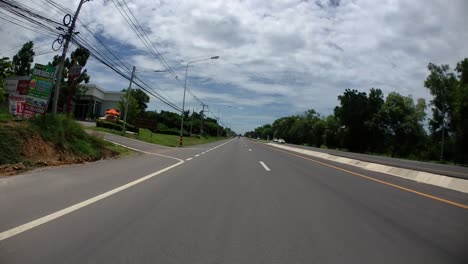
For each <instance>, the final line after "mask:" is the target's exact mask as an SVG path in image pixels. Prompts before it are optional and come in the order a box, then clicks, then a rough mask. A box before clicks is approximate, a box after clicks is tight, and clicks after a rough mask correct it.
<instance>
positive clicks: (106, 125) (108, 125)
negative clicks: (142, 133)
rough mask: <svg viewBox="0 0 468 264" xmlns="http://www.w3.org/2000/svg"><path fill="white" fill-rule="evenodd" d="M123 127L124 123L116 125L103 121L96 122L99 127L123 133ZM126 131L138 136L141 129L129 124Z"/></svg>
mask: <svg viewBox="0 0 468 264" xmlns="http://www.w3.org/2000/svg"><path fill="white" fill-rule="evenodd" d="M122 125H123V122H120V123H119V124H116V123H112V122H107V121H102V120H98V121H96V126H97V127H102V128H108V129H112V130H117V131H122ZM125 130H127V131H130V132H133V133H137V134H138V132H139V129H138V128H137V127H135V126H133V125H130V124H128V123H127V124H126V125H125Z"/></svg>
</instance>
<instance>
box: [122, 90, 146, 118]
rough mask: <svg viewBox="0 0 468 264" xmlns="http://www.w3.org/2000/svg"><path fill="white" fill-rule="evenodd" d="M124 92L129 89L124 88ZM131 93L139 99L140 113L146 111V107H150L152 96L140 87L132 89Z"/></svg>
mask: <svg viewBox="0 0 468 264" xmlns="http://www.w3.org/2000/svg"><path fill="white" fill-rule="evenodd" d="M122 92H127V89H123V90H122ZM130 93H131V95H132V97H133V98H135V100H136V101H137V103H138V108H139V110H140V113H144V112H145V111H146V108H148V103H149V101H150V97H149V96H148V95H147V94H146V93H145V92H143V91H142V90H140V89H132V90H131V91H130Z"/></svg>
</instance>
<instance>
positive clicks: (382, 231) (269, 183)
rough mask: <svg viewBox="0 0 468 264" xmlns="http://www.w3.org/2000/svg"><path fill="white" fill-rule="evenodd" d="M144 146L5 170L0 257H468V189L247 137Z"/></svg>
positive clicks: (376, 260) (133, 259) (224, 260)
mask: <svg viewBox="0 0 468 264" xmlns="http://www.w3.org/2000/svg"><path fill="white" fill-rule="evenodd" d="M120 140H122V141H121V143H122V144H127V145H131V146H133V147H136V146H140V147H141V145H139V144H141V143H139V142H133V141H130V140H127V141H125V139H120ZM221 144H223V145H221ZM146 147H148V151H146V154H139V155H135V156H132V157H129V158H125V159H120V160H111V161H100V162H96V163H89V164H84V165H76V166H66V167H59V168H48V169H43V170H38V171H33V172H30V173H28V174H25V175H21V176H16V177H10V178H4V179H0V215H1V218H0V263H8V264H9V263H200V264H201V263H203V264H206V263H210V264H212V263H213V264H214V263H392V264H395V263H468V251H467V250H466V249H467V245H468V225H467V223H468V207H467V205H468V195H466V194H463V193H460V192H455V191H451V190H446V189H442V188H439V187H435V186H430V185H425V184H418V183H415V182H411V181H408V180H405V179H400V178H396V177H392V176H389V175H383V174H379V173H370V172H368V171H364V170H360V169H356V168H353V167H350V166H344V165H339V164H336V163H333V162H327V161H323V160H319V159H310V158H306V157H302V156H300V155H297V154H293V153H289V152H285V151H282V150H277V149H273V148H271V147H268V146H266V145H263V144H258V143H254V142H251V141H248V140H245V139H234V140H232V141H224V142H218V143H212V144H207V145H203V146H199V147H197V148H187V149H177V148H157V147H155V148H154V149H151V148H150V146H146ZM151 153H152V154H151ZM202 153H203V154H202ZM161 155H164V156H161ZM170 157H171V158H170ZM182 160H183V162H182ZM168 166H172V167H170V169H165V168H168ZM161 170H164V171H161ZM154 172H157V173H154ZM145 176H148V177H145ZM365 177H368V178H365ZM135 180H137V181H140V182H137V183H135V184H133V185H132V184H130V185H128V184H127V183H131V182H134V181H135ZM124 184H127V185H126V186H127V187H126V188H120V189H118V190H117V191H115V190H116V189H115V188H117V187H118V186H122V185H124ZM113 190H114V191H113ZM103 193H105V194H106V195H107V196H105V198H102V199H100V200H99V199H97V198H96V199H91V200H87V199H90V198H93V197H96V196H97V195H100V194H103ZM109 193H110V194H109ZM101 197H104V196H101ZM76 204H79V205H80V206H78V207H73V208H74V210H71V209H70V210H68V211H67V210H62V209H64V208H68V209H69V208H71V207H70V206H73V205H76ZM44 216H47V217H45V218H42V220H43V221H42V224H40V225H37V223H39V222H37V221H34V220H35V219H38V218H41V217H44ZM53 218H55V219H53ZM26 223H29V224H26ZM23 224H26V225H25V226H23V229H22V230H23V231H24V232H17V233H14V232H10V233H9V231H11V230H16V231H18V230H20V229H15V227H17V226H20V225H23ZM5 234H6V236H5ZM2 237H3V238H2ZM2 239H3V240H2Z"/></svg>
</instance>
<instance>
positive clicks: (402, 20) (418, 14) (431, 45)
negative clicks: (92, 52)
mask: <svg viewBox="0 0 468 264" xmlns="http://www.w3.org/2000/svg"><path fill="white" fill-rule="evenodd" d="M55 1H56V2H58V3H60V4H62V5H64V6H67V7H68V8H70V9H72V10H75V9H76V6H77V4H78V0H74V1H69V0H55ZM20 2H22V3H27V4H28V5H30V6H31V7H32V8H34V9H36V10H38V11H40V12H42V13H46V14H47V15H48V16H55V17H56V18H57V19H58V20H61V17H62V16H63V14H62V13H60V12H59V11H57V12H55V11H54V10H53V9H52V8H50V7H47V6H46V5H43V4H41V2H42V1H41V0H21V1H20ZM70 2H73V5H71V4H70ZM114 2H121V3H123V2H122V0H114ZM126 3H127V4H128V7H129V8H130V9H131V10H132V12H133V13H134V14H135V16H136V17H137V19H138V21H139V22H140V24H141V25H142V26H143V28H144V29H145V32H146V33H147V34H148V35H149V37H150V39H151V40H152V42H153V43H154V44H155V46H156V47H157V48H158V50H159V51H160V52H161V53H162V55H163V57H164V59H165V60H166V61H167V62H168V64H169V65H170V66H171V67H172V68H173V69H174V70H175V72H176V73H177V75H178V76H179V78H180V80H183V78H184V74H185V72H184V70H185V69H184V65H185V63H186V62H188V61H192V60H197V59H202V58H206V57H211V56H215V55H217V56H220V59H219V60H208V61H203V62H200V63H197V64H194V65H193V66H192V67H190V69H189V78H188V87H189V88H190V89H191V91H192V93H193V94H195V95H196V96H197V97H198V98H200V99H201V100H202V101H203V102H204V103H206V104H208V105H209V109H210V111H211V113H210V115H213V114H214V115H217V114H218V111H219V113H220V116H221V119H222V120H223V122H224V123H225V124H227V125H229V126H230V127H232V128H233V129H234V130H235V131H237V132H245V131H248V130H251V129H253V128H255V127H257V126H259V125H262V124H265V123H269V122H272V121H273V120H274V119H276V118H278V117H281V116H286V115H292V114H299V113H301V112H303V111H305V110H306V109H309V108H314V109H316V110H317V111H318V112H319V113H321V114H323V115H328V114H330V113H332V112H333V108H334V107H335V106H336V105H337V104H338V102H337V96H338V95H340V94H342V93H343V91H344V90H345V89H346V88H353V89H358V90H361V91H368V90H369V88H371V87H376V88H380V89H382V90H383V91H384V93H388V92H391V91H397V92H399V93H401V94H404V95H412V96H413V97H415V98H416V97H423V98H426V99H427V100H430V95H429V93H428V91H427V90H426V89H425V88H424V85H423V82H424V79H425V77H426V76H427V70H426V66H427V64H428V63H429V62H433V63H437V64H442V63H444V64H451V65H454V64H455V63H456V62H457V61H460V60H461V59H463V58H465V57H468V45H467V40H468V27H467V25H468V16H467V15H466V14H467V13H468V1H466V0H450V1H442V0H418V1H416V0H413V1H406V0H401V1H398V0H380V1H375V0H315V1H314V0H310V1H305V0H303V1H297V0H296V1H292V0H283V1H266V0H262V1H260V0H250V1H248V0H244V1H242V0H239V1H234V0H230V1H227V0H226V1H214V0H213V1H206V0H191V1H189V0H181V1H178V0H166V1H162V0H161V1H158V0H154V1H149V0H126ZM80 18H81V19H82V21H83V22H84V23H85V24H86V25H87V26H88V27H89V28H90V29H91V30H92V32H94V33H95V36H97V37H98V38H99V39H101V40H102V41H105V42H106V43H107V44H108V45H109V46H110V47H112V50H113V52H114V53H115V54H116V55H117V56H118V57H119V58H120V59H122V61H124V62H125V64H126V65H128V66H129V67H130V65H135V66H136V67H137V72H138V73H137V74H138V75H139V76H140V77H141V78H142V79H144V80H145V81H146V82H148V83H150V84H151V85H152V86H154V89H155V90H156V91H158V92H159V93H161V94H163V95H164V96H165V97H167V98H168V99H169V100H171V101H172V102H174V103H175V104H177V105H179V106H182V92H183V89H182V88H181V86H179V85H178V83H177V82H176V81H175V79H174V77H173V76H171V75H170V74H169V73H150V70H160V69H163V66H162V65H161V64H160V63H159V62H158V61H157V60H156V59H155V57H154V56H152V55H151V54H150V52H149V51H148V49H147V48H146V47H145V46H144V44H143V43H142V41H141V40H140V39H139V38H138V37H137V36H136V34H135V32H134V31H132V29H131V27H130V26H129V25H128V24H127V23H126V22H125V20H124V19H123V17H122V16H121V15H120V13H119V11H118V10H117V8H116V7H115V5H114V3H113V1H103V0H94V1H91V2H87V3H85V4H84V5H83V8H82V12H81V14H80ZM80 27H82V24H78V28H77V31H80V32H84V29H83V28H80ZM83 34H84V33H83ZM83 36H85V35H83ZM28 40H34V41H35V42H36V43H37V45H36V46H37V47H36V53H37V54H43V55H40V56H37V58H36V62H39V63H41V62H42V63H45V62H47V61H49V60H50V59H51V57H52V56H53V55H54V53H49V52H50V51H51V48H50V44H51V43H52V41H53V40H54V38H51V37H45V36H41V35H39V34H37V33H35V32H32V31H29V30H26V29H23V28H21V27H18V26H16V25H13V24H10V23H8V22H6V21H4V20H0V43H1V44H0V52H3V53H2V54H0V56H12V55H13V54H14V53H15V52H16V50H15V49H14V48H15V47H17V46H20V45H21V44H22V43H24V42H25V41H28ZM9 49H13V50H9ZM44 53H45V54H44ZM86 68H87V69H88V72H89V73H90V74H91V82H92V83H96V84H98V85H100V86H101V87H103V88H104V89H106V90H121V89H123V88H126V86H127V85H128V81H126V80H125V79H123V78H122V77H120V76H119V75H117V74H115V73H114V72H112V71H110V70H109V69H107V67H105V66H103V65H102V64H100V63H99V62H97V61H96V60H94V59H90V61H89V64H88V65H87V67H86ZM149 108H150V109H157V110H161V109H165V110H166V109H168V108H167V107H165V106H164V105H163V104H162V103H161V102H159V101H157V100H156V99H152V100H151V103H150V107H149ZM187 108H188V109H192V108H195V109H196V110H200V109H201V106H200V105H199V103H198V102H197V101H196V100H195V99H194V98H193V97H192V96H190V95H187Z"/></svg>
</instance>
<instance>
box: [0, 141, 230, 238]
mask: <svg viewBox="0 0 468 264" xmlns="http://www.w3.org/2000/svg"><path fill="white" fill-rule="evenodd" d="M106 141H109V142H112V143H114V144H116V145H119V146H122V147H125V148H128V149H131V150H135V151H138V152H142V153H146V154H150V155H155V156H161V157H166V158H171V159H175V160H178V161H179V162H177V163H176V164H173V165H171V166H169V167H166V168H164V169H161V170H159V171H156V172H153V173H151V174H148V175H146V176H143V177H141V178H139V179H137V180H134V181H132V182H129V183H127V184H124V185H122V186H120V187H117V188H115V189H112V190H110V191H107V192H105V193H103V194H100V195H97V196H95V197H92V198H89V199H88V200H85V201H83V202H80V203H77V204H75V205H72V206H69V207H67V208H64V209H62V210H60V211H57V212H55V213H52V214H49V215H46V216H43V217H41V218H38V219H36V220H33V221H30V222H28V223H26V224H22V225H20V226H17V227H14V228H11V229H9V230H6V231H3V232H1V233H0V241H2V240H5V239H7V238H10V237H13V236H16V235H18V234H21V233H23V232H25V231H28V230H30V229H33V228H35V227H37V226H40V225H42V224H45V223H47V222H50V221H52V220H54V219H57V218H59V217H62V216H64V215H67V214H69V213H71V212H74V211H76V210H78V209H81V208H83V207H85V206H88V205H90V204H93V203H95V202H98V201H100V200H102V199H104V198H107V197H109V196H111V195H113V194H116V193H118V192H121V191H123V190H125V189H128V188H130V187H132V186H135V185H137V184H139V183H142V182H144V181H146V180H149V179H151V178H153V177H154V176H157V175H159V174H161V173H164V172H166V171H168V170H170V169H172V168H175V167H177V166H179V165H181V164H183V163H185V162H184V161H183V160H181V159H179V158H175V157H171V156H166V155H161V154H156V153H151V152H147V151H143V150H139V149H135V148H132V147H128V146H125V145H122V144H119V143H116V142H113V141H111V140H107V139H106ZM231 141H232V140H230V141H228V142H225V143H223V144H221V145H219V146H216V147H215V148H219V147H221V146H223V145H225V144H227V143H229V142H231ZM215 148H213V149H215Z"/></svg>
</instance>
